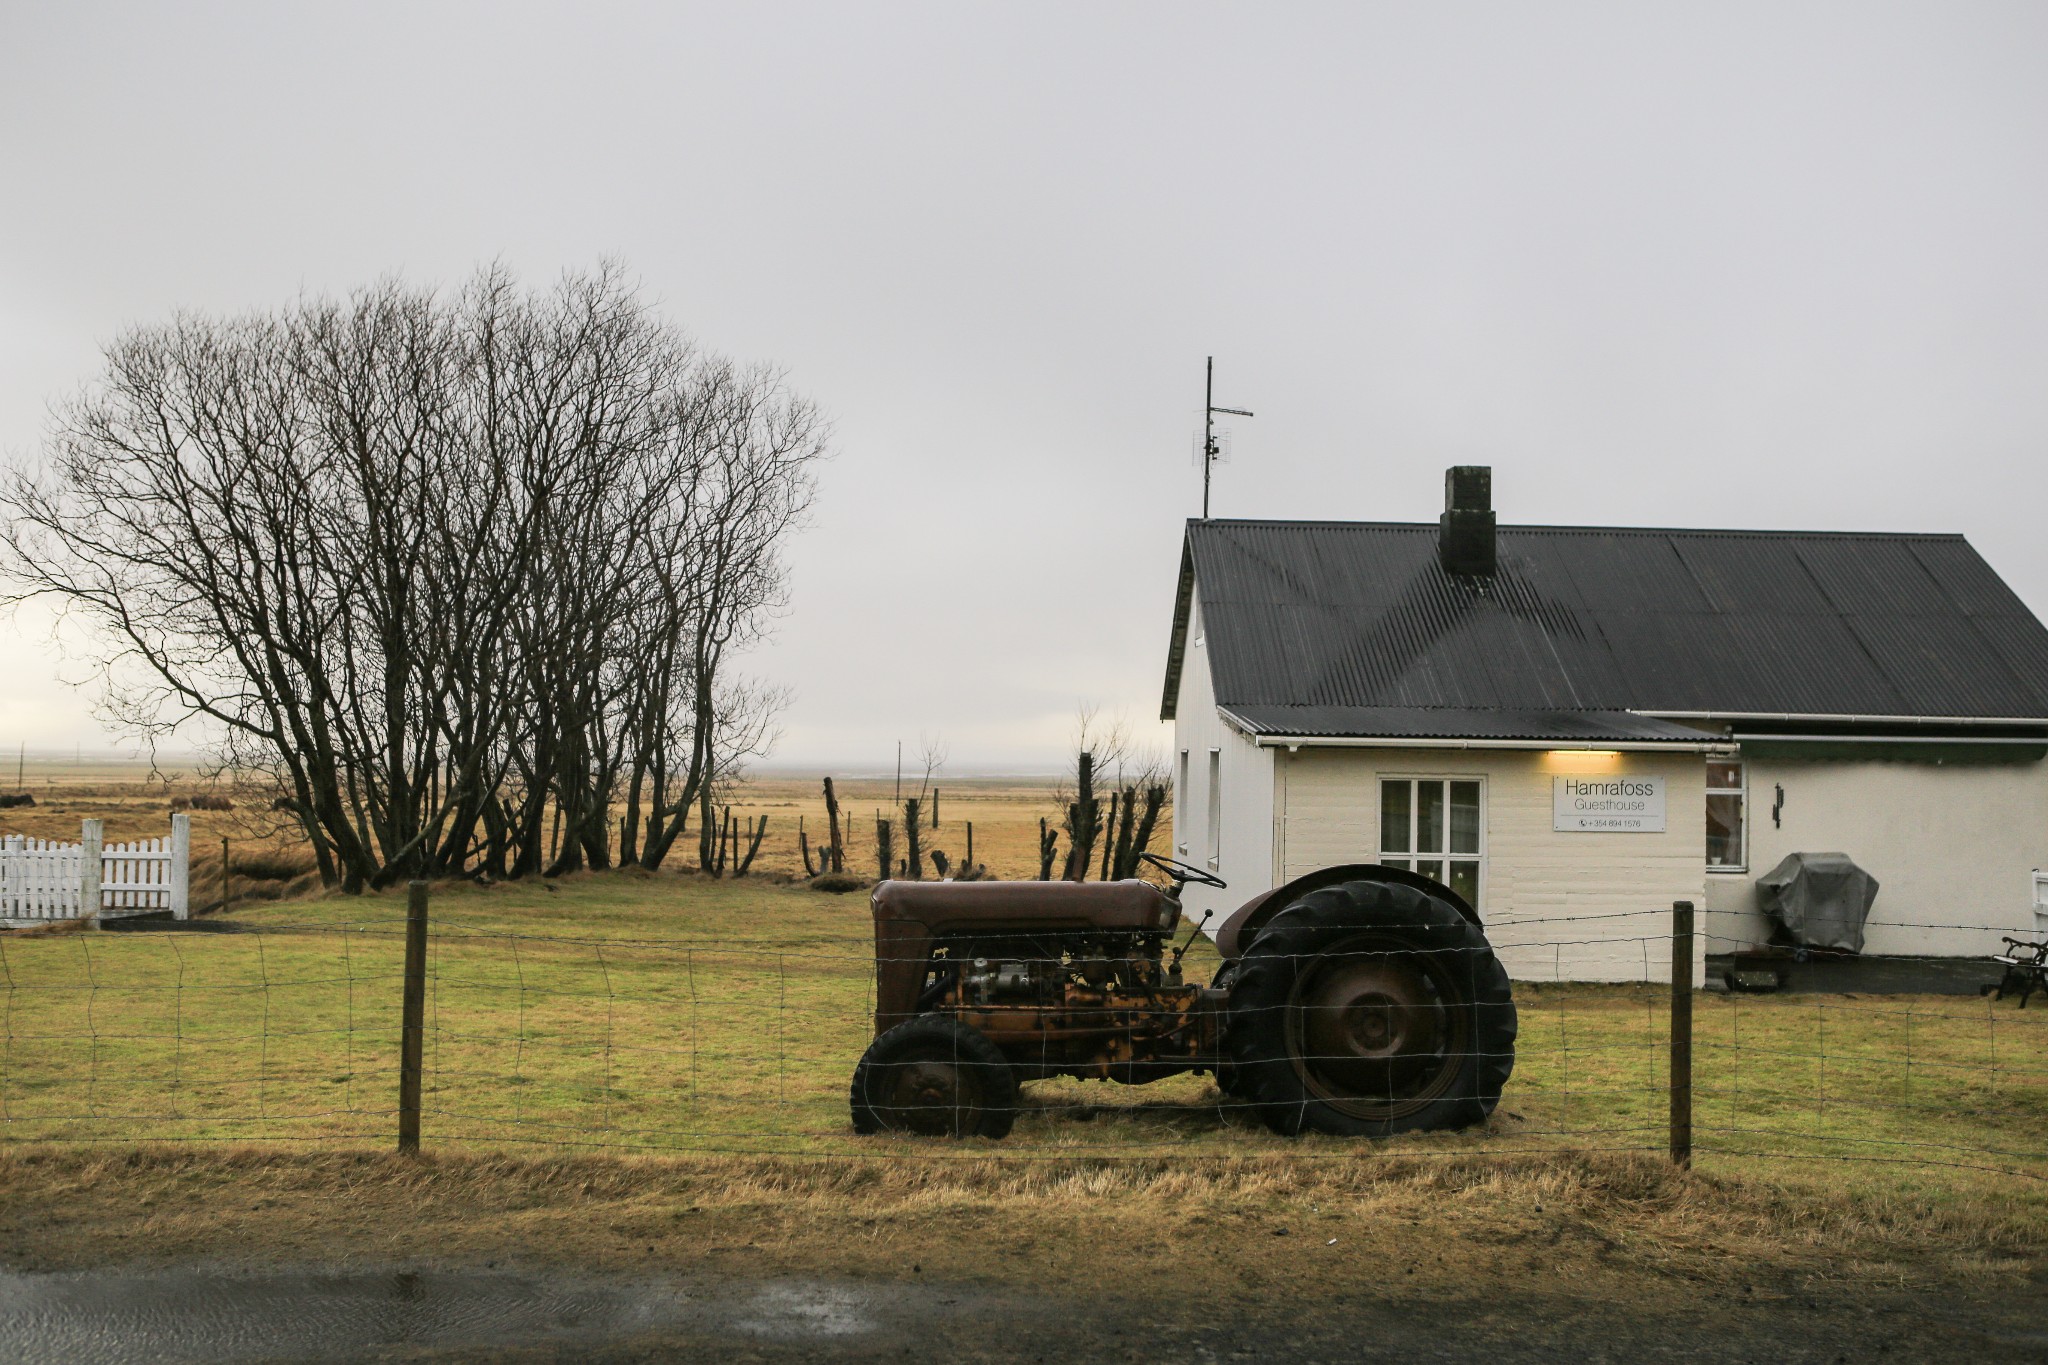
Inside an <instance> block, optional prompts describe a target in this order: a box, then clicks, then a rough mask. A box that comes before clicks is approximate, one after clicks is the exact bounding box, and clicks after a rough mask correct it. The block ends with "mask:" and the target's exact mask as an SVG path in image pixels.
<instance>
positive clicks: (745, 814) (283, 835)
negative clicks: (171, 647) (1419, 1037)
mask: <svg viewBox="0 0 2048 1365" xmlns="http://www.w3.org/2000/svg"><path fill="white" fill-rule="evenodd" d="M1053 785H1054V781H1053V779H1051V778H1045V779H1015V778H961V779H950V780H941V781H940V783H939V791H940V800H939V811H938V813H939V815H940V817H941V821H940V824H939V825H938V827H937V828H932V827H931V826H930V825H929V824H927V825H926V826H925V828H924V829H923V830H922V831H921V843H922V847H923V848H924V849H925V850H926V851H927V852H929V851H930V850H932V849H939V850H941V851H943V852H944V853H945V854H946V856H947V857H948V858H949V859H951V860H953V861H954V862H960V861H962V860H963V859H965V857H966V855H967V843H968V826H969V825H970V824H971V825H972V826H973V842H974V860H975V862H977V863H983V864H986V865H987V866H988V868H989V869H990V871H991V873H992V874H994V875H996V876H1001V877H1035V876H1037V875H1038V821H1039V819H1040V817H1046V818H1049V819H1052V820H1053V821H1054V822H1055V823H1057V821H1058V818H1059V816H1060V811H1061V808H1060V807H1059V805H1058V803H1057V801H1056V800H1055V799H1054V796H1053ZM837 787H838V792H839V799H840V808H841V816H842V819H843V831H844V838H845V848H846V865H847V871H848V872H849V873H851V874H853V875H856V876H860V877H864V878H866V879H868V880H870V881H872V880H874V879H875V877H876V876H877V874H878V872H879V870H880V869H879V867H878V866H877V864H876V861H875V819H876V817H877V816H883V817H887V818H890V819H892V820H894V822H895V826H896V839H895V842H896V855H897V857H899V858H901V857H902V856H903V853H904V848H905V845H904V836H903V828H902V826H903V811H902V808H901V807H900V806H898V805H897V804H896V802H895V783H894V782H893V780H881V779H861V778H853V779H846V780H841V781H840V782H838V783H837ZM28 788H29V790H31V791H32V792H34V794H35V797H36V801H37V804H36V805H35V806H33V807H30V808H26V809H10V810H6V811H0V832H5V833H9V834H28V835H32V836H35V837H37V838H43V839H60V840H76V839H77V838H78V823H79V821H80V820H81V819H85V818H88V817H90V818H96V819H98V820H100V821H101V822H102V823H103V824H104V826H105V832H106V837H107V839H108V840H109V841H110V842H120V841H127V840H132V839H150V838H157V837H160V836H162V835H165V834H167V833H168V832H169V830H170V815H171V803H172V801H173V800H176V799H179V798H183V799H185V800H188V801H189V800H190V799H191V798H193V797H195V796H201V795H207V796H211V795H223V796H226V797H228V798H231V799H232V801H233V803H234V809H233V810H231V811H211V810H191V811H188V812H186V813H187V814H189V815H190V816H191V818H192V851H193V865H192V867H193V870H192V886H193V895H194V897H195V899H204V900H205V901H206V902H207V903H208V904H214V903H217V902H218V899H219V894H220V886H219V882H220V847H221V840H222V839H227V840H228V841H229V843H230V848H231V854H230V871H231V873H232V875H233V882H232V884H231V885H230V887H229V891H230V893H231V895H232V896H233V898H235V899H240V898H241V896H242V895H243V894H250V895H256V896H260V897H263V898H265V899H277V898H278V896H279V895H286V896H295V895H303V894H305V891H306V890H307V889H309V887H310V883H309V882H308V880H307V878H306V876H305V874H306V873H308V872H310V871H311V870H312V867H313V860H312V855H311V851H310V849H309V848H308V847H307V845H306V844H305V842H304V839H303V837H302V835H301V833H300V831H299V829H298V827H297V825H296V824H295V823H294V822H293V820H292V818H291V817H290V816H289V815H286V814H282V813H279V812H276V811H272V810H270V809H269V804H270V797H271V795H272V793H271V792H270V791H268V790H267V789H264V788H261V787H259V786H256V785H252V784H248V783H240V784H238V783H235V782H232V781H227V782H219V783H216V782H215V781H214V780H212V779H211V778H207V777H204V776H202V775H200V774H198V773H196V772H193V771H190V770H177V769H169V770H166V771H164V772H161V773H152V772H151V771H150V769H149V768H148V766H147V765H146V764H139V763H126V764H123V763H100V764H86V765H82V766H73V765H60V764H52V763H48V762H39V763H33V764H30V765H29V770H28ZM916 790H917V789H916V786H915V784H912V785H911V786H910V788H909V791H910V794H912V795H915V794H916ZM728 803H729V804H730V806H731V808H732V812H733V815H734V818H735V819H737V820H739V821H740V822H742V825H744V823H745V822H746V821H747V820H749V819H753V820H766V821H767V822H768V828H767V833H766V835H765V836H764V837H763V839H762V842H761V850H760V852H759V854H758V855H757V856H756V858H755V861H754V866H753V869H752V870H753V872H754V873H756V874H757V875H761V876H784V877H800V876H802V875H804V865H803V857H802V854H801V852H800V850H799V847H798V838H797V836H798V832H799V829H801V830H803V831H804V832H806V833H808V834H809V836H810V840H811V844H812V847H813V849H814V850H815V849H816V848H817V846H818V845H819V844H822V843H823V842H824V841H825V837H826V836H825V828H826V819H825V802H824V793H823V789H822V782H821V780H820V779H817V778H809V777H803V778H798V777H783V776H774V777H761V778H756V779H751V780H749V781H746V782H743V783H740V784H738V785H736V786H735V787H734V788H733V789H732V791H731V792H730V793H729V794H728ZM925 811H926V814H927V817H928V816H929V813H930V811H931V804H930V800H929V794H927V799H926V804H925ZM1170 820H1171V810H1170V809H1169V810H1168V811H1167V812H1165V813H1163V814H1162V817H1161V826H1160V831H1161V832H1160V834H1159V836H1158V837H1157V838H1156V839H1155V840H1154V847H1155V848H1164V847H1165V844H1166V837H1165V830H1166V829H1167V828H1169V827H1170V826H1169V822H1170ZM817 856H818V855H817V854H816V853H815V852H814V854H813V857H814V859H815V858H816V857H817ZM696 857H697V843H696V837H695V835H694V833H692V834H691V835H690V836H688V837H687V838H685V839H683V840H680V841H678V845H677V847H676V848H675V849H674V850H673V851H671V853H670V855H669V861H668V864H667V865H668V866H669V867H671V868H676V869H681V868H684V867H694V866H695V864H696ZM928 875H929V871H928ZM261 883H275V884H277V885H278V886H280V887H282V888H285V889H283V890H281V891H278V892H272V891H269V890H268V889H266V888H264V887H263V886H261V885H260V884H261ZM287 884H290V885H287Z"/></svg>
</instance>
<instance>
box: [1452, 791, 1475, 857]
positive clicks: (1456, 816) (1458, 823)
mask: <svg viewBox="0 0 2048 1365" xmlns="http://www.w3.org/2000/svg"><path fill="white" fill-rule="evenodd" d="M1478 851H1479V784H1478V783H1477V782H1453V783H1452V784H1451V852H1453V853H1477V852H1478Z"/></svg>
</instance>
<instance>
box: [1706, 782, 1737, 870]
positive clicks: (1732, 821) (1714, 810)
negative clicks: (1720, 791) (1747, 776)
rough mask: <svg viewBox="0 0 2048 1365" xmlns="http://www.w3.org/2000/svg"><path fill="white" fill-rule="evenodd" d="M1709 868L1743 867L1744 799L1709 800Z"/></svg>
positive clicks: (1732, 796)
mask: <svg viewBox="0 0 2048 1365" xmlns="http://www.w3.org/2000/svg"><path fill="white" fill-rule="evenodd" d="M1707 866H1708V867H1741V866H1742V798H1741V797H1740V796H1734V795H1720V796H1709V797H1708V798H1707Z"/></svg>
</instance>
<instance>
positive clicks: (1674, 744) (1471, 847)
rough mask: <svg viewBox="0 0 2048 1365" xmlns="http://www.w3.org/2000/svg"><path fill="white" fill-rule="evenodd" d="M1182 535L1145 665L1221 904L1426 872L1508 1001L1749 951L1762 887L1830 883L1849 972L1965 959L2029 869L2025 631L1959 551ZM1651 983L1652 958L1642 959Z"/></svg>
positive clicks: (1717, 536)
mask: <svg viewBox="0 0 2048 1365" xmlns="http://www.w3.org/2000/svg"><path fill="white" fill-rule="evenodd" d="M1490 483H1491V477H1490V473H1489V471H1487V470H1485V469H1483V468H1471V467H1467V468H1461V469H1456V470H1452V471H1451V473H1450V476H1449V477H1448V478H1447V480H1446V484H1447V490H1448V493H1447V497H1446V511H1445V514H1444V517H1443V519H1442V521H1441V522H1439V523H1437V524H1434V525H1432V524H1427V523H1423V524H1413V523H1389V522H1333V521H1220V520H1217V521H1191V522H1189V523H1188V526H1187V533H1186V537H1185V540H1184V542H1183V550H1182V556H1181V571H1180V585H1179V594H1178V599H1177V603H1176V607H1175V611H1174V621H1173V634H1172V640H1171V645H1170V647H1169V650H1168V655H1167V669H1166V688H1165V697H1164V702H1163V708H1162V715H1163V718H1164V719H1167V720H1171V721H1172V722H1173V723H1174V733H1175V744H1174V747H1175V751H1176V783H1177V785H1176V788H1175V802H1174V842H1175V846H1176V852H1177V853H1178V854H1179V855H1180V856H1182V857H1185V858H1189V859H1191V860H1193V861H1196V862H1205V863H1206V864H1207V865H1208V866H1210V867H1212V868H1214V869H1216V870H1217V871H1218V872H1219V873H1220V874H1221V875H1222V876H1224V877H1225V878H1227V879H1228V880H1229V881H1230V882H1231V889H1230V891H1229V892H1228V893H1224V894H1221V895H1216V894H1214V893H1207V894H1208V899H1207V900H1205V899H1204V896H1203V894H1202V893H1197V892H1195V891H1194V889H1193V888H1191V889H1190V891H1191V894H1190V901H1191V903H1193V904H1194V906H1195V909H1196V913H1197V915H1199V914H1200V912H1201V910H1202V909H1205V908H1208V907H1209V903H1210V902H1213V903H1214V905H1215V906H1216V907H1217V908H1219V909H1220V908H1222V907H1223V906H1224V905H1225V904H1226V903H1228V904H1235V903H1236V902H1237V901H1238V900H1240V899H1241V898H1242V895H1243V893H1245V892H1247V891H1256V890H1260V889H1263V888H1266V887H1270V886H1273V885H1277V884H1279V883H1280V882H1282V881H1285V880H1287V879H1289V878H1291V877H1294V876H1297V875H1300V874H1302V873H1305V872H1307V871H1310V870H1312V869H1314V868H1317V867H1322V866H1325V865H1328V864H1332V863H1340V862H1381V863H1387V864H1390V865H1394V866H1400V867H1409V868H1413V869H1414V870H1417V871H1421V872H1425V873H1427V874H1429V875H1431V876H1434V877H1437V878H1439V879H1440V880H1442V881H1444V882H1446V883H1447V884H1449V885H1450V886H1452V887H1453V888H1455V889H1457V890H1459V891H1461V892H1462V893H1464V894H1465V895H1466V897H1467V898H1468V899H1470V900H1471V901H1472V902H1473V903H1474V904H1475V905H1476V906H1477V907H1478V908H1479V910H1480V913H1481V915H1482V917H1483V918H1484V919H1485V921H1486V923H1487V926H1488V932H1489V934H1490V935H1491V937H1492V938H1493V940H1494V942H1495V944H1496V946H1497V947H1498V948H1499V950H1500V952H1501V956H1502V958H1503V960H1505V961H1506V962H1507V964H1508V966H1509V969H1510V971H1511V972H1513V973H1515V974H1516V975H1517V976H1519V977H1522V978H1525V979H1526V978H1563V979H1581V980H1641V979H1645V978H1652V979H1654V978H1657V977H1660V976H1665V975H1668V971H1669V951H1668V948H1663V947H1660V946H1659V943H1658V936H1659V935H1662V934H1663V933H1665V932H1666V930H1667V928H1668V924H1669V919H1670V907H1671V904H1672V902H1674V901H1678V900H1691V901H1693V902H1695V903H1698V904H1700V905H1702V906H1703V907H1704V908H1705V911H1706V914H1705V917H1704V927H1705V930H1706V932H1705V934H1704V935H1703V936H1702V941H1701V951H1702V952H1703V953H1704V952H1706V951H1715V952H1726V951H1731V950H1737V949H1741V948H1745V947H1749V946H1754V945H1760V944H1763V943H1765V942H1767V941H1768V940H1769V938H1770V936H1771V929H1770V926H1769V925H1768V924H1767V922H1766V920H1765V917H1764V916H1763V915H1762V914H1761V913H1760V911H1759V908H1758V902H1757V895H1756V888H1755V881H1754V878H1755V876H1757V875H1759V874H1761V873H1763V872H1766V871H1768V870H1769V869H1771V868H1773V867H1774V866H1776V865H1777V864H1778V863H1779V862H1780V861H1782V860H1783V859H1784V858H1785V857H1786V856H1787V855H1788V854H1792V853H1800V852H1815V853H1818V852H1825V853H1840V854H1846V855H1847V856H1848V857H1850V858H1852V859H1854V860H1855V862H1856V863H1857V864H1859V865H1860V866H1862V867H1863V868H1866V869H1868V870H1869V872H1870V873H1871V874H1872V876H1874V877H1875V878H1876V880H1877V882H1878V883H1879V884H1881V886H1882V888H1883V889H1882V893H1881V895H1880V896H1879V898H1878V900H1877V901H1876V903H1875V905H1874V906H1873V907H1872V909H1871V912H1870V916H1869V920H1868V923H1867V924H1866V926H1865V943H1864V951H1865V952H1866V953H1871V954H1885V955H1930V956H1964V955H1976V954H1982V953H1987V952H1990V951H1992V950H1993V949H1995V948H1996V947H1997V945H1998V939H1999V935H2000V934H2001V933H2024V932H2031V930H2032V929H2033V916H2032V908H2031V887H2032V871H2033V869H2035V868H2037V867H2043V866H2048V762H2044V761H2043V759H2044V755H2048V629H2044V628H2043V626H2042V624H2041V622H2040V621H2039V620H2037V619H2036V618H2035V617H2034V615H2033V614H2032V613H2031V612H2030V611H2028V610H2027V608H2026V607H2025V606H2024V605H2023V604H2022V603H2021V602H2020V600H2019V598H2018V597H2016V596H2015V595H2014V594H2013V592H2012V591H2011V590H2010V589H2009V588H2007V587H2006V585H2005V584H2004V583H2003V582H2002V581H2001V580H2000V579H1999V577H1998V575H1997V574H1996V573H1994V572H1993V571H1992V570H1991V568H1990V566H1989V565H1987V564H1986V563H1985V562H1984V560H1983V559H1982V558H1981V557H1980V556H1979V555H1978V554H1977V552H1976V551H1975V550H1974V549H1972V548H1971V547H1970V545H1969V544H1968V542H1966V541H1965V540H1964V539H1963V538H1962V537H1961V536H1957V535H1905V534H1861V533H1848V534H1844V533H1822V532H1791V531H1712V530H1674V529H1647V528H1635V527H1564V526H1500V527H1496V526H1495V524H1494V517H1493V513H1492V511H1491V508H1490V503H1491V495H1490ZM1660 953H1661V954H1662V956H1661V957H1660Z"/></svg>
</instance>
